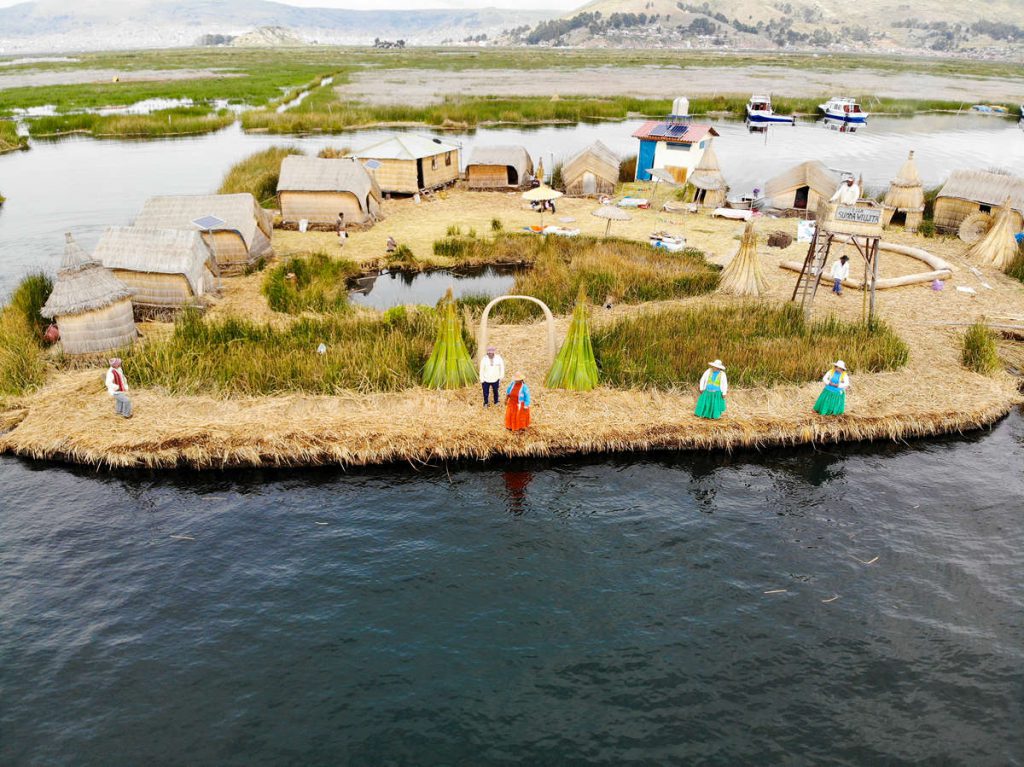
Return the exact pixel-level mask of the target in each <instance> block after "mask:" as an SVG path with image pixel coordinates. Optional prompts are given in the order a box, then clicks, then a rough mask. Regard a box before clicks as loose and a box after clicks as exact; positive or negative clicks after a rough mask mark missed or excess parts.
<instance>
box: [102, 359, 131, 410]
mask: <svg viewBox="0 0 1024 767" xmlns="http://www.w3.org/2000/svg"><path fill="white" fill-rule="evenodd" d="M107 393H108V394H109V395H110V396H111V397H113V398H114V413H115V414H117V415H119V416H121V417H123V418H131V417H132V401H131V400H130V399H128V379H126V378H125V377H124V371H123V370H121V358H120V357H114V358H113V359H111V360H110V367H109V368H107Z"/></svg>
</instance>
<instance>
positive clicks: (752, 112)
mask: <svg viewBox="0 0 1024 767" xmlns="http://www.w3.org/2000/svg"><path fill="white" fill-rule="evenodd" d="M747 120H749V121H750V122H752V123H788V124H789V125H794V124H796V118H795V117H793V115H777V114H775V110H774V109H772V97H771V96H762V95H759V94H756V93H755V94H754V95H753V96H751V97H750V100H749V101H748V102H747Z"/></svg>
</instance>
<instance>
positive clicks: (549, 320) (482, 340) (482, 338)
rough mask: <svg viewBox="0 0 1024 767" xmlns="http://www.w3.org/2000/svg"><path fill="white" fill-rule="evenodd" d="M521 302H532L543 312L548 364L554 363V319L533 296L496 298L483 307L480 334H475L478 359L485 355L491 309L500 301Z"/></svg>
mask: <svg viewBox="0 0 1024 767" xmlns="http://www.w3.org/2000/svg"><path fill="white" fill-rule="evenodd" d="M516 299H518V300H522V301H533V303H535V304H537V306H539V307H540V308H541V310H543V312H544V318H545V321H546V324H547V328H548V362H554V361H555V353H556V352H557V351H558V345H557V344H556V343H555V318H554V315H552V314H551V310H550V309H548V305H547V304H546V303H544V302H543V301H541V300H540V299H539V298H534V297H533V296H498V297H497V298H495V299H494V300H493V301H491V302H490V303H489V304H487V306H485V307H484V311H483V314H481V315H480V332H479V333H478V334H477V338H478V339H479V343H478V344H477V346H478V347H479V348H478V349H477V352H478V353H479V356H480V357H483V355H484V354H486V353H487V318H488V317H490V315H491V309H493V308H494V307H495V306H497V305H498V304H500V303H501V302H502V301H511V300H516Z"/></svg>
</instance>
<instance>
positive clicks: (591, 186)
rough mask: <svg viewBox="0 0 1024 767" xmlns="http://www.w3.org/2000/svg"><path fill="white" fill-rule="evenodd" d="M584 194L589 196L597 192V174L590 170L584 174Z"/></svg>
mask: <svg viewBox="0 0 1024 767" xmlns="http://www.w3.org/2000/svg"><path fill="white" fill-rule="evenodd" d="M583 194H585V195H587V196H588V197H589V196H591V195H595V194H597V176H595V175H594V174H593V173H591V172H590V171H589V170H588V171H586V172H584V174H583Z"/></svg>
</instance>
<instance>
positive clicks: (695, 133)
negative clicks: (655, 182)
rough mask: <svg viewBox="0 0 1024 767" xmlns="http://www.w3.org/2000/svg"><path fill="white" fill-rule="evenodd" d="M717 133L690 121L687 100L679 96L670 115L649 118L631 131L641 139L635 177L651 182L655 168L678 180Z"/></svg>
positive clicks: (701, 154) (697, 160)
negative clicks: (660, 117)
mask: <svg viewBox="0 0 1024 767" xmlns="http://www.w3.org/2000/svg"><path fill="white" fill-rule="evenodd" d="M717 135H718V131H716V130H715V129H714V128H713V127H712V126H710V125H700V124H697V123H694V122H692V121H691V120H690V102H689V100H688V99H685V98H678V99H675V101H673V102H672V114H670V115H669V116H668V117H666V118H665V119H664V120H649V121H648V122H645V123H644V124H643V125H641V126H640V128H639V129H638V130H637V131H636V132H635V133H634V134H633V137H634V138H638V139H640V150H639V151H638V152H637V160H636V180H637V181H650V179H651V171H652V170H653V169H655V168H658V169H664V170H667V171H668V172H669V173H671V174H672V176H673V178H675V180H676V181H677V182H678V183H680V184H683V183H686V179H687V177H688V176H689V175H690V173H691V172H692V171H693V170H694V168H696V167H697V165H698V164H699V163H700V161H701V158H702V157H703V156H704V150H706V149H707V148H708V146H709V145H710V143H711V139H712V138H714V137H715V136H717Z"/></svg>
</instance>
